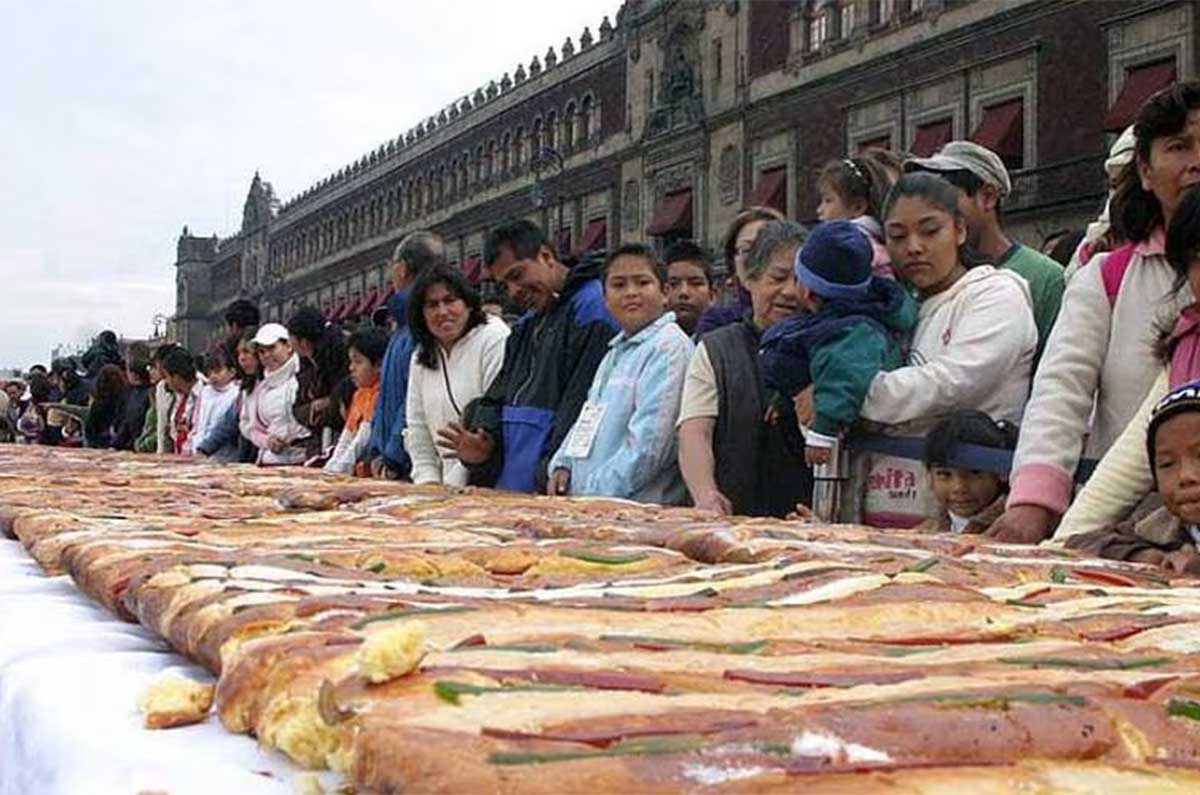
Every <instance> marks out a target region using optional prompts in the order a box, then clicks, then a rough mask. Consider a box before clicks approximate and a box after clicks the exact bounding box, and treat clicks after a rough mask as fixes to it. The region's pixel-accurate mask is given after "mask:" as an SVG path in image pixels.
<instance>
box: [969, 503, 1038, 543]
mask: <svg viewBox="0 0 1200 795" xmlns="http://www.w3.org/2000/svg"><path fill="white" fill-rule="evenodd" d="M1054 519H1055V516H1054V513H1053V512H1052V511H1051V510H1050V509H1049V508H1043V507H1042V506H1040V505H1014V506H1013V507H1011V508H1009V509H1008V510H1007V511H1005V512H1004V514H1003V515H1002V516H1001V517H1000V518H999V519H997V520H996V521H994V522H992V526H991V527H989V528H988V529H987V530H985V531H984V535H985V536H987V537H988V538H991V539H992V540H994V541H1003V542H1005V543H1007V544H1039V543H1041V542H1042V541H1045V540H1046V539H1047V538H1049V537H1050V534H1051V532H1052V531H1053V529H1054Z"/></svg>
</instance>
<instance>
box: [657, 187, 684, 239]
mask: <svg viewBox="0 0 1200 795" xmlns="http://www.w3.org/2000/svg"><path fill="white" fill-rule="evenodd" d="M646 234H648V235H655V236H659V235H670V234H680V235H684V236H685V237H691V234H692V189H691V188H687V189H685V190H681V191H679V192H677V193H672V194H669V195H667V196H666V197H665V198H664V199H663V200H662V203H661V204H659V205H658V208H657V209H656V210H655V211H654V218H653V220H651V221H650V225H649V226H647V227H646Z"/></svg>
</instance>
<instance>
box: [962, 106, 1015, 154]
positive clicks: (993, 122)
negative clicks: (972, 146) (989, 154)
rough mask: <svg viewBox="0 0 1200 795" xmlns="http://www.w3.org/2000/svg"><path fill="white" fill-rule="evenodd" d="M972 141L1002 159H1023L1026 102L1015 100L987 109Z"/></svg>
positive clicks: (973, 134)
mask: <svg viewBox="0 0 1200 795" xmlns="http://www.w3.org/2000/svg"><path fill="white" fill-rule="evenodd" d="M971 140H972V141H974V142H975V143H977V144H979V145H980V146H986V147H987V148H988V149H991V150H992V151H993V152H995V153H996V154H998V155H1000V157H1002V158H1004V157H1008V158H1019V157H1021V156H1022V155H1023V154H1024V153H1025V108H1024V102H1022V101H1021V100H1019V99H1014V100H1012V101H1011V102H1005V103H1003V104H1001V105H993V106H991V107H990V108H985V109H984V111H983V118H982V119H980V120H979V126H978V127H976V128H975V132H973V133H971Z"/></svg>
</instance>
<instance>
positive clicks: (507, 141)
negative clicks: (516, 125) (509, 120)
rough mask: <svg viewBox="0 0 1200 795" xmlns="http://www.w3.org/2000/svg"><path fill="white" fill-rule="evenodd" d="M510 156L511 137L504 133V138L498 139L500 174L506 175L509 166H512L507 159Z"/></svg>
mask: <svg viewBox="0 0 1200 795" xmlns="http://www.w3.org/2000/svg"><path fill="white" fill-rule="evenodd" d="M511 154H512V136H511V135H509V134H508V133H504V137H503V138H501V139H500V173H501V174H507V173H508V169H509V166H510V165H512V162H511V160H510V159H509V157H510V155H511Z"/></svg>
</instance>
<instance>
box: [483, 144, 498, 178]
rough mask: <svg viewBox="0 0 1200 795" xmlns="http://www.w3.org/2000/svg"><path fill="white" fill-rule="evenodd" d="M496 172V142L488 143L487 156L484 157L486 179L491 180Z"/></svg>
mask: <svg viewBox="0 0 1200 795" xmlns="http://www.w3.org/2000/svg"><path fill="white" fill-rule="evenodd" d="M495 171H496V142H495V141H494V140H492V141H488V142H487V154H485V155H484V157H483V173H484V177H485V178H486V179H491V178H492V175H493V174H494V173H495Z"/></svg>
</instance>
